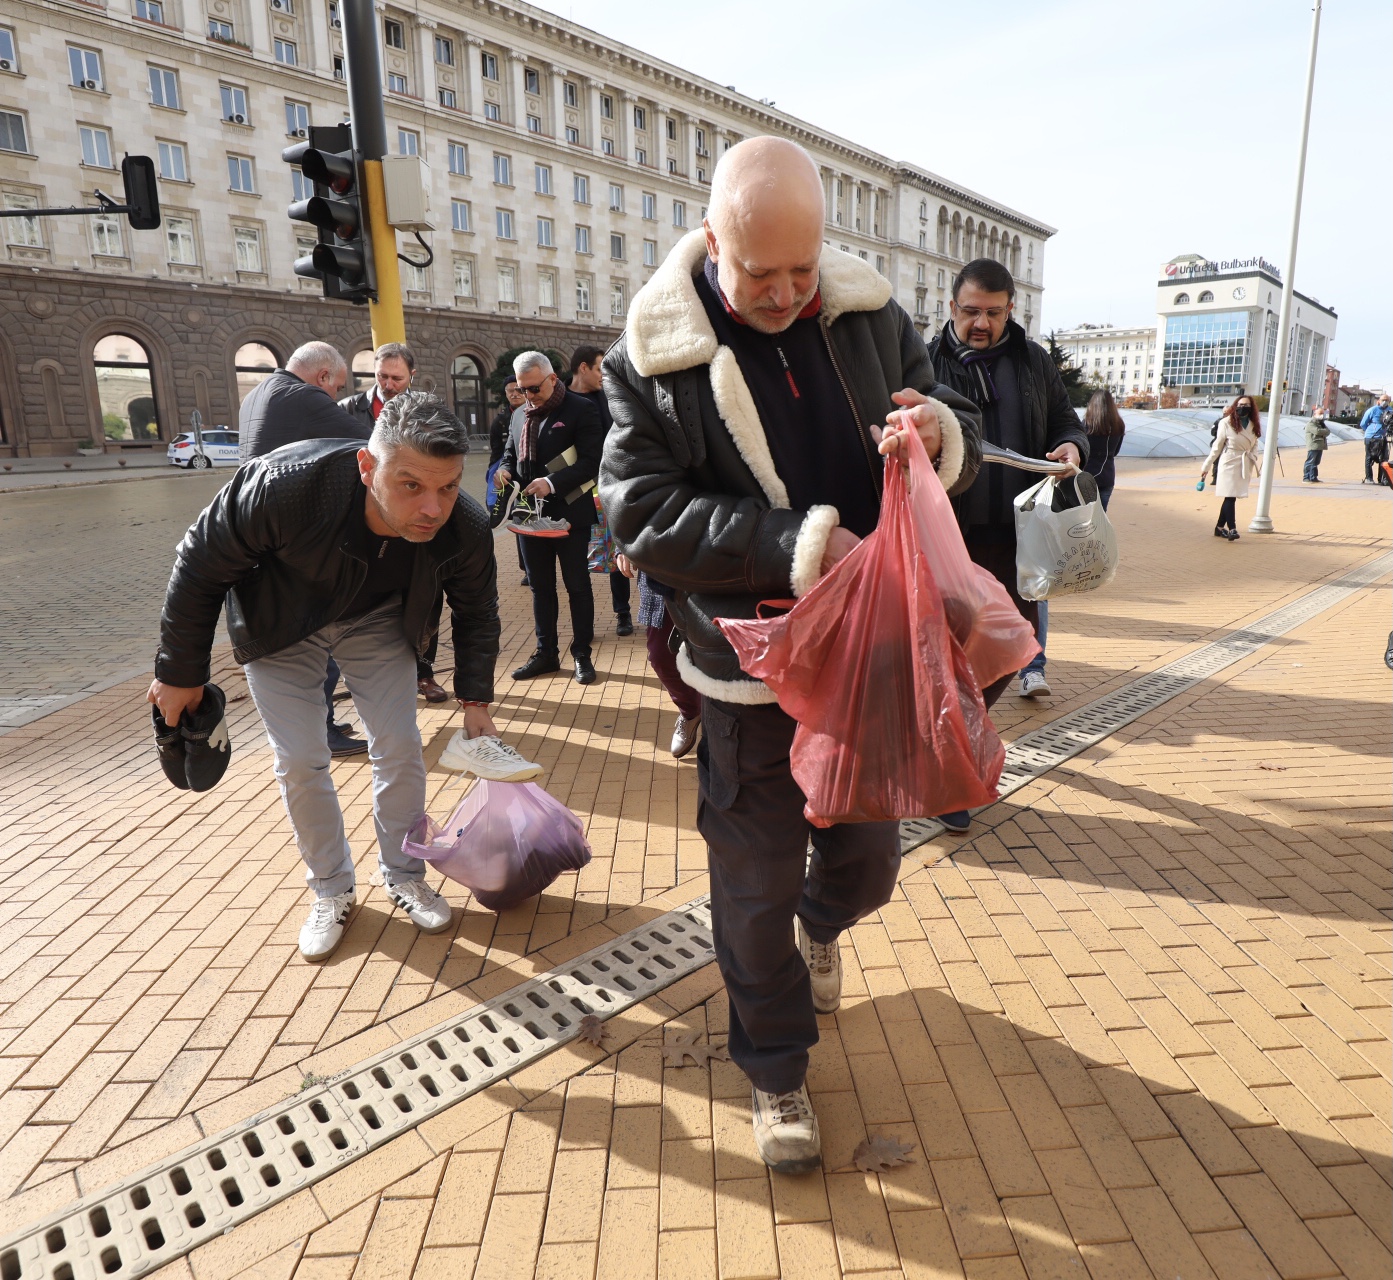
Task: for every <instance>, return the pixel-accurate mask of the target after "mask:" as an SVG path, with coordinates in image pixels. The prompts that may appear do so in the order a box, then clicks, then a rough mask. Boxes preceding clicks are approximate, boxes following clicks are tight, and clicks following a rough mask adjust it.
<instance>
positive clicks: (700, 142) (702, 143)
mask: <svg viewBox="0 0 1393 1280" xmlns="http://www.w3.org/2000/svg"><path fill="white" fill-rule="evenodd" d="M696 153H697V155H699V156H704V155H705V154H706V130H705V129H698V130H697V131H696Z"/></svg>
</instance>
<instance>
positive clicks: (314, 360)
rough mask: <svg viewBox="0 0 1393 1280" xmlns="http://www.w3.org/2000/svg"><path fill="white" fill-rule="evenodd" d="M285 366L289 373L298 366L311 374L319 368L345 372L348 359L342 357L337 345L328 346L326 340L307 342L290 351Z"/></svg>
mask: <svg viewBox="0 0 1393 1280" xmlns="http://www.w3.org/2000/svg"><path fill="white" fill-rule="evenodd" d="M285 367H286V369H287V370H289V371H290V372H291V373H294V372H295V371H296V369H297V368H299V369H303V370H304V371H305V372H306V373H308V374H311V375H313V374H316V373H318V372H319V371H320V370H321V369H330V370H333V371H334V372H336V373H337V372H339V371H342V372H344V373H347V372H348V361H347V360H345V359H344V358H343V356H342V354H341V353H340V352H339V350H338V348H337V347H333V346H330V344H329V343H327V342H307V343H305V345H304V346H303V347H296V348H295V350H294V351H292V352H291V353H290V359H289V360H287V361H286V362H285Z"/></svg>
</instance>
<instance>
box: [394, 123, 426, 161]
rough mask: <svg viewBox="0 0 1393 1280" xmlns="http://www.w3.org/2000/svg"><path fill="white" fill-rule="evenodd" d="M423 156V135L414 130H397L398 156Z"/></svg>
mask: <svg viewBox="0 0 1393 1280" xmlns="http://www.w3.org/2000/svg"><path fill="white" fill-rule="evenodd" d="M420 154H421V135H420V134H419V133H417V132H415V130H413V129H398V130H397V155H399V156H419V155H420Z"/></svg>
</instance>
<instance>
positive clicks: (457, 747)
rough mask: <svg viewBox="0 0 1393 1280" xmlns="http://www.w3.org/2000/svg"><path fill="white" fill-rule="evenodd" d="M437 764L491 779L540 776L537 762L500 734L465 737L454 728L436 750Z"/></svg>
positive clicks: (528, 779)
mask: <svg viewBox="0 0 1393 1280" xmlns="http://www.w3.org/2000/svg"><path fill="white" fill-rule="evenodd" d="M440 767H441V768H442V769H453V770H454V771H455V772H456V773H472V774H473V775H474V776H475V777H476V778H489V779H491V780H492V781H494V782H530V781H531V780H532V779H533V778H540V777H541V776H542V766H541V765H539V764H533V763H532V761H531V760H524V759H523V758H522V756H520V755H519V754H518V753H517V752H516V751H514V750H513V748H512V747H510V746H509V745H508V744H507V743H506V742H504V741H503V739H502V738H494V737H482V738H466V737H465V736H464V730H463V729H457V730H456V731H455V736H454V737H453V738H451V739H450V741H449V742H448V743H447V744H446V747H445V750H444V751H442V752H441V753H440Z"/></svg>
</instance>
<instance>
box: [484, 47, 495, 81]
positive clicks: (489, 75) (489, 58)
mask: <svg viewBox="0 0 1393 1280" xmlns="http://www.w3.org/2000/svg"><path fill="white" fill-rule="evenodd" d="M480 59H481V62H482V64H483V69H484V79H485V80H497V79H498V59H497V58H495V57H494V56H493V54H491V53H485V54H481V55H480Z"/></svg>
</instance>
